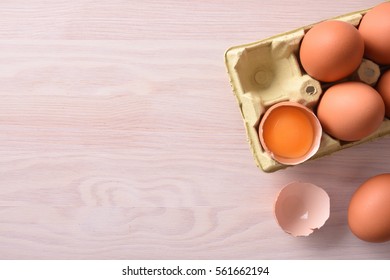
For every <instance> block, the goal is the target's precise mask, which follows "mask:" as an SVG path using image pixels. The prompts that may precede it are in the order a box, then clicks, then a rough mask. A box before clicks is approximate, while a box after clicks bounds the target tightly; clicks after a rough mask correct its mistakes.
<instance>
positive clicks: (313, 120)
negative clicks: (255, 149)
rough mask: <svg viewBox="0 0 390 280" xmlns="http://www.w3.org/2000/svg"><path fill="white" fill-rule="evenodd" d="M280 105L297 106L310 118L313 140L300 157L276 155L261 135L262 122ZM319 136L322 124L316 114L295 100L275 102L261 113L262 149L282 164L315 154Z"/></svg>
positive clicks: (306, 158)
mask: <svg viewBox="0 0 390 280" xmlns="http://www.w3.org/2000/svg"><path fill="white" fill-rule="evenodd" d="M281 106H289V107H296V108H299V109H300V110H302V112H304V113H305V114H306V116H307V117H308V118H309V119H310V121H311V124H312V126H313V129H314V135H315V136H314V142H313V144H312V146H311V148H310V150H309V151H308V152H307V153H306V154H305V155H304V156H302V157H298V158H286V157H281V156H278V155H276V154H274V153H273V152H272V151H271V150H270V149H268V147H267V145H266V143H265V141H264V137H263V125H264V122H265V121H266V120H267V117H268V116H269V115H270V114H271V113H272V111H273V110H275V109H276V108H279V107H281ZM321 136H322V126H321V124H320V122H319V120H318V118H317V117H316V115H315V114H314V113H313V112H312V111H311V110H310V109H308V108H307V107H305V106H303V105H302V104H299V103H297V102H291V101H284V102H280V103H276V104H275V105H273V106H271V107H270V108H269V109H268V110H267V111H266V112H265V114H264V115H263V117H262V118H261V121H260V125H259V138H260V143H261V145H262V147H263V149H264V150H265V151H266V152H267V153H268V154H269V155H270V156H271V157H272V158H273V159H274V160H276V161H278V162H280V163H282V164H286V165H296V164H300V163H302V162H304V161H306V160H308V159H309V158H311V157H312V156H314V155H315V153H316V152H317V151H318V149H319V147H320V144H321Z"/></svg>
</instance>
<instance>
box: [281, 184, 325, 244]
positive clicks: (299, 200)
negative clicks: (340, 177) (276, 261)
mask: <svg viewBox="0 0 390 280" xmlns="http://www.w3.org/2000/svg"><path fill="white" fill-rule="evenodd" d="M329 213H330V199H329V196H328V194H327V193H326V192H325V191H324V190H323V189H322V188H320V187H318V186H316V185H313V184H311V183H302V182H293V183H290V184H288V185H287V186H285V187H284V188H283V189H282V190H281V191H280V192H279V194H278V196H277V198H276V201H275V205H274V214H275V218H276V220H277V222H278V224H279V225H280V227H281V228H282V229H283V230H284V231H285V232H287V233H289V234H291V235H293V236H295V237H297V236H308V235H310V234H311V233H313V231H314V229H319V228H320V227H322V226H323V225H324V224H325V222H326V221H327V220H328V218H329Z"/></svg>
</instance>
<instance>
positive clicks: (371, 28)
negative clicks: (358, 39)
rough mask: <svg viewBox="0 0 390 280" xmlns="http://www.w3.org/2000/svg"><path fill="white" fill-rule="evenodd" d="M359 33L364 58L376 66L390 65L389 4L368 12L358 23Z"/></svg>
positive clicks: (380, 5) (383, 4)
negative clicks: (361, 39)
mask: <svg viewBox="0 0 390 280" xmlns="http://www.w3.org/2000/svg"><path fill="white" fill-rule="evenodd" d="M359 32H360V34H361V35H362V37H363V40H364V45H365V53H364V55H365V57H367V58H368V59H371V60H373V61H374V62H376V63H378V64H390V3H389V2H387V3H382V4H379V5H378V6H375V7H374V8H372V9H371V10H369V11H368V12H367V13H366V14H365V15H364V16H363V19H362V20H361V22H360V25H359Z"/></svg>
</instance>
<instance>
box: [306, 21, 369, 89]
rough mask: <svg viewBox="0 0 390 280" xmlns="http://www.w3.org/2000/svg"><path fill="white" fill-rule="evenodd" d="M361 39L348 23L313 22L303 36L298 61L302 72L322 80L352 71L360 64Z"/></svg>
mask: <svg viewBox="0 0 390 280" xmlns="http://www.w3.org/2000/svg"><path fill="white" fill-rule="evenodd" d="M363 53H364V42H363V38H362V36H361V35H360V33H359V31H358V30H357V29H356V28H355V27H354V26H353V25H352V24H350V23H347V22H343V21H338V20H329V21H324V22H321V23H318V24H316V25H314V26H313V27H312V28H311V29H310V30H309V31H308V32H307V34H306V35H305V36H304V37H303V40H302V44H301V47H300V53H299V55H300V60H301V64H302V66H303V68H304V69H305V71H306V72H307V73H308V74H309V75H310V76H312V77H313V78H315V79H317V80H320V81H323V82H334V81H337V80H340V79H342V78H345V77H347V76H349V75H350V74H352V73H353V72H354V71H355V70H356V69H357V68H358V67H359V65H360V63H361V61H362V58H363Z"/></svg>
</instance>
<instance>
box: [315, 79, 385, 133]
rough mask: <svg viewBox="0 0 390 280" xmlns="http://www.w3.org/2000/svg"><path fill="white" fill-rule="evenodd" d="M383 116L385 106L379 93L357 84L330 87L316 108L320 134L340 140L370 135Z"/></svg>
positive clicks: (362, 84)
mask: <svg viewBox="0 0 390 280" xmlns="http://www.w3.org/2000/svg"><path fill="white" fill-rule="evenodd" d="M384 115H385V105H384V103H383V100H382V98H381V96H380V95H379V93H378V92H377V91H376V90H375V89H374V88H372V87H370V86H368V85H366V84H364V83H361V82H344V83H339V84H336V85H333V86H331V87H330V88H329V89H328V90H327V91H326V92H325V93H324V95H323V97H322V98H321V100H320V102H319V105H318V108H317V116H318V119H319V120H320V123H321V125H322V128H323V130H324V132H326V133H328V134H330V135H331V136H333V137H334V138H336V139H339V140H343V141H356V140H360V139H362V138H364V137H366V136H368V135H370V134H371V133H373V132H374V131H375V130H376V129H378V128H379V126H380V125H381V123H382V121H383V119H384Z"/></svg>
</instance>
